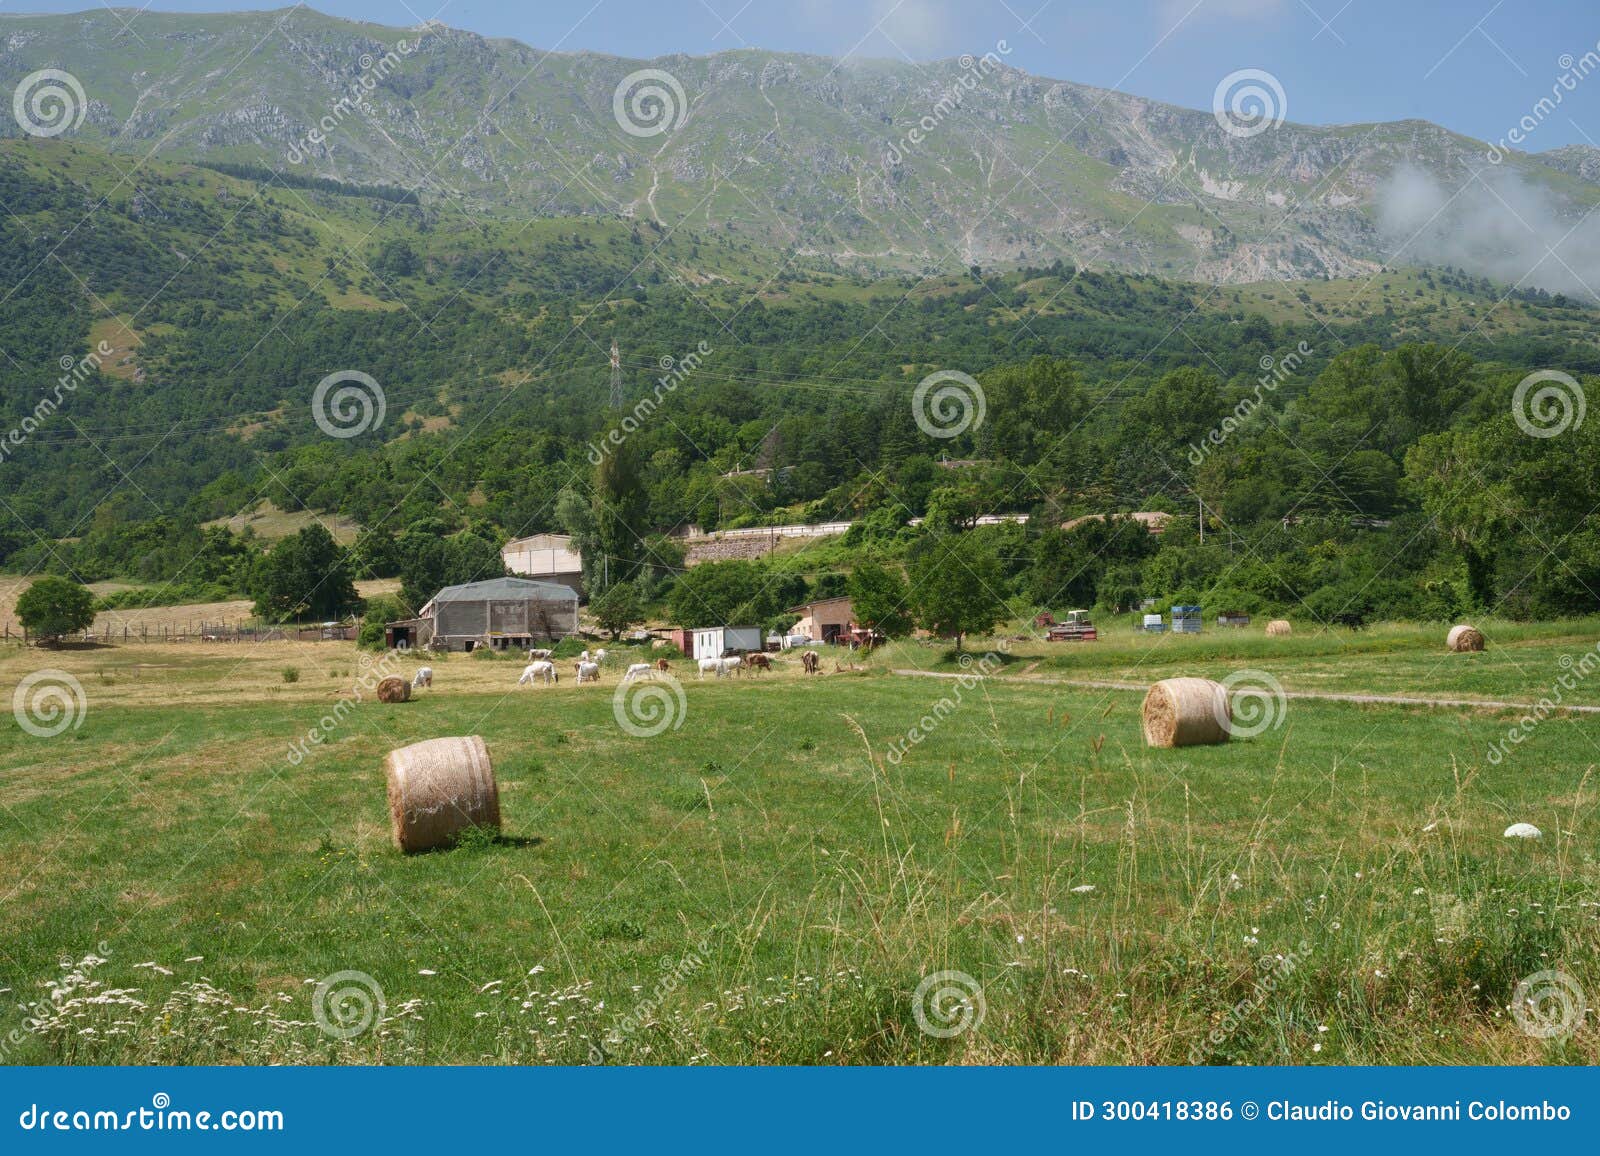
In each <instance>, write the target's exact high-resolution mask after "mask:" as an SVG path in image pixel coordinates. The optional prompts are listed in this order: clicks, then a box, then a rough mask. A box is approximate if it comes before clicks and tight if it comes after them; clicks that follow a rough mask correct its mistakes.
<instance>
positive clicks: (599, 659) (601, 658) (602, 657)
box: [594, 650, 606, 666]
mask: <svg viewBox="0 0 1600 1156" xmlns="http://www.w3.org/2000/svg"><path fill="white" fill-rule="evenodd" d="M594 660H595V662H596V663H598V664H599V665H601V666H604V665H605V663H606V652H605V651H603V650H597V651H595V652H594Z"/></svg>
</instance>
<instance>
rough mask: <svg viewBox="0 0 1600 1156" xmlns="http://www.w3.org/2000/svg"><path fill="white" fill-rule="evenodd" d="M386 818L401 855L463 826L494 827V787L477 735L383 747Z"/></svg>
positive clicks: (497, 823)
mask: <svg viewBox="0 0 1600 1156" xmlns="http://www.w3.org/2000/svg"><path fill="white" fill-rule="evenodd" d="M383 767H384V772H385V774H386V775H387V776H388V780H389V818H390V820H391V822H392V826H393V830H394V842H395V846H397V847H399V848H400V850H402V851H404V852H405V853H407V854H410V853H412V852H414V851H426V850H428V849H429V848H432V847H439V846H442V845H443V844H446V843H449V842H451V841H452V840H454V838H455V837H456V836H457V835H459V834H460V833H461V832H462V831H465V830H466V829H467V828H468V827H487V828H489V829H490V830H492V831H499V830H500V790H499V788H498V787H497V786H495V781H494V768H493V766H491V765H490V763H489V749H488V748H487V747H485V746H484V745H483V739H482V738H481V737H480V736H478V735H467V736H465V737H462V738H447V739H429V740H428V741H427V742H421V743H412V744H411V745H410V746H409V747H400V748H399V749H398V750H393V751H390V752H389V755H388V757H387V758H386V759H384V761H383Z"/></svg>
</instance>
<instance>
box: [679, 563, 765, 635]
mask: <svg viewBox="0 0 1600 1156" xmlns="http://www.w3.org/2000/svg"><path fill="white" fill-rule="evenodd" d="M763 587H764V583H763V582H762V576H761V571H760V570H759V569H758V568H757V567H756V566H755V564H754V563H751V562H746V561H743V560H742V559H735V560H734V561H731V562H706V563H703V564H702V565H699V566H696V567H695V568H694V569H692V570H690V571H688V572H687V573H685V574H683V575H682V576H680V577H679V578H678V580H677V582H676V583H674V584H673V587H672V598H671V601H670V605H671V609H672V616H673V618H675V619H677V621H678V624H679V625H680V626H686V627H689V628H691V629H692V628H694V627H698V626H730V625H732V626H741V625H746V624H745V623H739V622H735V621H734V614H735V612H736V611H738V610H739V609H740V608H742V607H746V606H749V605H751V604H753V603H755V602H756V600H758V599H759V598H761V596H762V593H763Z"/></svg>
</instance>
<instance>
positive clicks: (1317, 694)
mask: <svg viewBox="0 0 1600 1156" xmlns="http://www.w3.org/2000/svg"><path fill="white" fill-rule="evenodd" d="M889 673H890V674H899V675H906V676H909V677H913V678H962V677H964V676H962V675H960V674H954V673H946V672H944V671H940V670H907V669H905V668H903V667H896V668H893V669H891V670H890V671H889ZM965 677H968V678H970V677H972V676H971V675H967V676H965ZM997 681H999V682H1007V681H1010V682H1014V683H1017V684H1018V685H1022V686H1034V685H1037V686H1073V687H1079V688H1081V689H1083V690H1136V691H1139V692H1140V693H1143V692H1145V691H1147V690H1149V689H1150V688H1149V687H1148V686H1145V685H1143V684H1140V683H1136V682H1091V681H1088V680H1086V679H1072V678H1028V677H1017V678H1012V679H1005V678H1000V679H998V680H997ZM1283 697H1284V698H1314V699H1321V700H1323V701H1325V702H1355V703H1387V704H1389V705H1391V706H1445V707H1463V706H1464V707H1476V708H1479V709H1487V710H1535V709H1537V707H1538V704H1537V703H1531V702H1507V701H1505V700H1504V699H1493V698H1416V697H1413V696H1410V695H1398V694H1338V693H1336V692H1333V691H1317V690H1286V691H1284V692H1283ZM1550 709H1553V710H1564V711H1569V712H1571V713H1573V714H1600V706H1579V705H1574V704H1552V706H1551V708H1550Z"/></svg>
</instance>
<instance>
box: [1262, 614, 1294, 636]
mask: <svg viewBox="0 0 1600 1156" xmlns="http://www.w3.org/2000/svg"><path fill="white" fill-rule="evenodd" d="M1293 633H1294V627H1292V626H1290V625H1289V623H1288V622H1287V621H1285V620H1284V619H1282V618H1274V619H1273V620H1272V621H1271V622H1269V623H1267V635H1268V637H1271V638H1288V637H1289V635H1291V634H1293Z"/></svg>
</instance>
